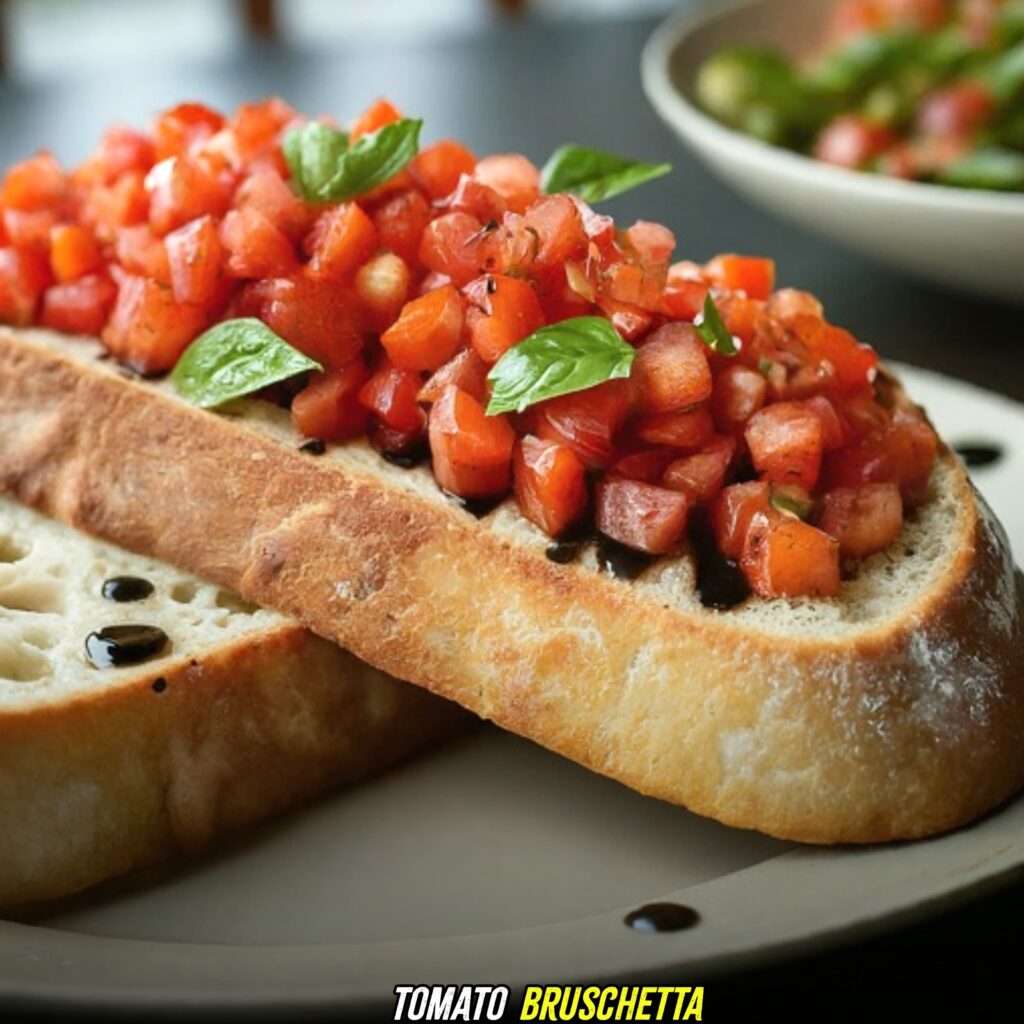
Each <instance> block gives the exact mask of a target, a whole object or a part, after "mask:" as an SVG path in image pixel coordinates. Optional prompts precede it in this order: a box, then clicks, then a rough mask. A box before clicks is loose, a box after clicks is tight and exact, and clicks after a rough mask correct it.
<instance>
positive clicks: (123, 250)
mask: <svg viewBox="0 0 1024 1024" xmlns="http://www.w3.org/2000/svg"><path fill="white" fill-rule="evenodd" d="M114 253H115V255H116V256H117V262H118V263H119V264H120V265H121V266H122V267H124V269H125V270H127V271H128V273H129V274H137V275H138V276H139V277H151V278H153V279H154V280H155V281H159V282H160V284H165V285H169V284H170V283H171V269H170V263H169V261H168V259H167V247H166V246H165V245H164V240H163V239H162V238H157V236H156V235H154V234H153V231H152V229H151V228H150V226H149V225H148V224H135V225H133V226H131V227H126V228H120V229H119V230H118V231H117V235H116V241H115V243H114Z"/></svg>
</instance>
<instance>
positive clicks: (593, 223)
mask: <svg viewBox="0 0 1024 1024" xmlns="http://www.w3.org/2000/svg"><path fill="white" fill-rule="evenodd" d="M570 198H571V199H572V201H573V202H574V203H575V204H576V209H577V210H579V212H580V219H581V220H582V221H583V230H584V231H585V232H586V233H587V238H589V239H590V240H591V241H592V242H593V243H594V244H595V245H596V246H597V248H598V251H604V250H606V249H609V248H611V247H612V246H613V245H614V243H615V221H614V220H612V218H611V217H609V216H607V215H606V214H603V213H597V212H596V211H595V210H593V209H592V208H591V207H590V206H588V205H587V204H586V203H585V202H583V200H582V199H580V198H578V197H577V196H571V197H570Z"/></svg>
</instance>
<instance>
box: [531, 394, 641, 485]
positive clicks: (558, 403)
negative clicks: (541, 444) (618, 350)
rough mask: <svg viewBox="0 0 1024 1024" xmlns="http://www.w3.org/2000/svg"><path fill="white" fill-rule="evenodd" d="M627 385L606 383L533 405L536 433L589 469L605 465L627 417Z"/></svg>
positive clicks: (628, 402) (628, 397)
mask: <svg viewBox="0 0 1024 1024" xmlns="http://www.w3.org/2000/svg"><path fill="white" fill-rule="evenodd" d="M630 404H631V396H630V387H629V383H628V382H627V381H624V380H609V381H605V383H603V384H599V385H598V386H597V387H594V388H588V389H587V390H586V391H577V392H574V393H573V394H569V395H562V396H560V397H558V398H551V399H548V401H546V402H541V403H540V404H539V405H537V406H535V407H534V408H535V410H536V420H537V423H536V429H535V430H534V433H536V434H537V435H538V436H539V437H541V438H543V439H544V440H546V441H559V442H561V443H562V444H566V445H568V446H569V447H570V448H571V449H572V450H573V451H574V452H575V453H576V454H577V455H578V456H579V457H580V458H581V459H582V460H583V463H584V465H586V466H588V467H589V468H595V467H603V466H607V465H608V463H609V462H610V461H611V459H612V456H613V454H614V445H615V435H616V434H617V433H618V431H619V429H620V428H621V427H622V425H623V423H624V422H625V420H626V417H627V415H628V414H629V410H630Z"/></svg>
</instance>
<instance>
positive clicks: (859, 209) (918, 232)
mask: <svg viewBox="0 0 1024 1024" xmlns="http://www.w3.org/2000/svg"><path fill="white" fill-rule="evenodd" d="M704 6H705V8H706V10H704V11H703V13H698V14H692V13H687V14H685V15H683V16H681V17H677V18H674V19H673V20H671V21H669V22H667V23H666V24H665V25H663V26H662V27H661V28H659V29H658V31H657V32H656V33H655V34H654V36H653V37H652V38H651V40H650V42H649V43H648V44H647V47H646V49H645V50H644V56H643V80H644V89H645V91H646V93H647V96H648V99H650V101H651V103H652V104H653V105H654V108H655V110H656V111H657V112H658V114H659V115H660V116H661V117H662V119H663V120H664V121H665V122H666V123H667V124H668V125H669V127H670V128H672V130H673V131H674V132H675V133H676V134H677V135H678V136H679V137H680V138H681V139H682V140H683V141H684V142H685V143H686V144H687V145H689V146H690V147H691V148H693V150H694V151H695V152H696V153H697V154H698V155H699V156H700V157H701V158H702V159H703V160H704V161H705V162H706V163H707V164H708V165H709V166H710V167H711V168H712V169H713V170H714V171H715V172H716V173H717V174H719V175H720V176H721V177H722V178H724V179H725V180H726V181H727V182H729V184H730V185H732V186H733V188H735V189H736V190H737V191H738V192H741V193H743V194H744V195H745V196H747V197H748V198H749V199H751V200H752V201H754V202H756V203H759V204H761V205H762V206H764V207H766V208H768V209H770V210H772V211H773V212H775V213H777V214H779V215H780V216H783V217H787V218H789V219H791V220H794V221H796V222H798V223H800V224H802V225H804V226H805V227H807V228H810V229H811V230H814V231H818V232H820V233H822V234H826V235H829V236H830V237H832V238H835V239H838V240H839V241H841V242H844V243H846V244H847V245H850V246H852V247H854V248H857V249H860V250H861V251H863V252H865V253H868V254H869V255H871V256H874V257H876V258H877V259H879V260H882V261H883V262H886V263H888V264H890V265H892V266H895V267H897V268H899V269H901V270H905V271H910V272H913V273H914V274H916V275H918V276H920V277H922V278H927V279H929V280H932V281H936V282H939V283H941V284H944V285H950V286H952V287H955V288H959V289H963V290H967V291H972V292H975V293H977V294H979V295H988V296H995V297H996V298H1001V299H1004V300H1006V301H1009V302H1016V303H1024V195H1020V194H1013V195H1010V194H1004V195H1000V194H997V193H994V192H981V191H976V190H972V189H958V188H946V187H942V186H938V185H928V184H920V183H917V182H906V181H898V180H896V179H894V178H885V177H882V176H881V175H877V174H863V173H860V172H855V171H847V170H844V169H842V168H838V167H831V166H829V165H827V164H823V163H821V162H820V161H818V160H812V159H810V158H809V157H805V156H801V155H799V154H797V153H791V152H788V151H787V150H784V149H780V148H778V147H775V146H768V145H765V144H764V143H762V142H759V141H757V140H756V139H751V138H748V137H747V136H746V135H741V134H740V133H739V132H735V131H732V130H730V129H728V128H725V127H723V126H722V125H720V124H718V123H717V122H716V121H714V120H712V119H711V118H709V117H707V116H706V115H705V114H704V113H702V111H701V110H700V109H699V108H698V106H697V105H696V103H695V102H694V100H693V95H694V79H695V77H696V73H697V69H698V68H699V67H700V65H701V64H702V63H703V61H704V60H706V59H707V58H708V57H710V56H711V55H712V54H713V53H715V52H716V51H717V50H718V49H719V48H721V47H723V46H730V45H737V44H750V45H756V46H774V47H777V48H780V49H782V50H784V51H786V52H788V53H790V54H793V55H794V56H797V55H802V54H807V53H813V52H814V50H815V49H816V47H817V46H818V44H819V41H820V39H821V36H822V33H823V21H822V19H823V17H824V14H825V10H824V9H825V6H826V5H825V4H824V3H823V0H733V2H731V3H729V4H727V5H725V6H724V7H723V6H722V5H716V6H715V7H714V8H711V7H710V6H709V5H704Z"/></svg>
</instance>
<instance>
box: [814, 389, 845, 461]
mask: <svg viewBox="0 0 1024 1024" xmlns="http://www.w3.org/2000/svg"><path fill="white" fill-rule="evenodd" d="M804 405H805V406H807V408H808V409H810V410H811V411H812V412H813V413H814V414H815V415H816V416H817V417H818V419H820V420H821V441H822V445H823V447H824V449H825V451H827V452H830V451H834V450H835V449H836V448H842V446H843V445H844V444H845V443H846V430H845V429H844V428H843V422H842V420H840V418H839V415H838V413H837V412H836V408H835V406H834V405H833V404H832V403H831V402H830V401H829V400H828V399H827V398H825V397H824V396H822V395H815V396H814V397H813V398H808V399H807V401H806V402H804Z"/></svg>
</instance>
